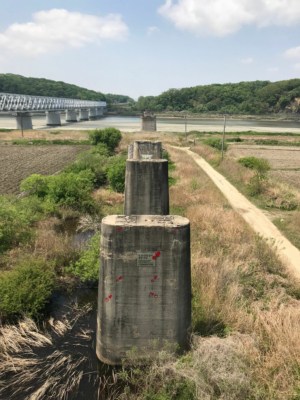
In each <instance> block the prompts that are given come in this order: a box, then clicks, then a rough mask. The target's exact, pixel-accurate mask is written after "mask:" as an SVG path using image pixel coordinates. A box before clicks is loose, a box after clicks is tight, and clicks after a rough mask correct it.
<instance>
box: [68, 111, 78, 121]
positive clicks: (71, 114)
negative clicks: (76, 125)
mask: <svg viewBox="0 0 300 400" xmlns="http://www.w3.org/2000/svg"><path fill="white" fill-rule="evenodd" d="M66 122H77V112H76V110H66Z"/></svg>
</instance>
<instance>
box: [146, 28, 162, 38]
mask: <svg viewBox="0 0 300 400" xmlns="http://www.w3.org/2000/svg"><path fill="white" fill-rule="evenodd" d="M158 32H160V29H159V28H158V27H157V26H149V27H148V29H147V35H148V36H152V35H154V34H155V33H158Z"/></svg>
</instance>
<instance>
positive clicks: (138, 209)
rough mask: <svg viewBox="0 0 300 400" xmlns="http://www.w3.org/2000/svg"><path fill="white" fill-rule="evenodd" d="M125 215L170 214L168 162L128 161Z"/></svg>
mask: <svg viewBox="0 0 300 400" xmlns="http://www.w3.org/2000/svg"><path fill="white" fill-rule="evenodd" d="M124 214H125V215H139V214H151V215H168V214H169V183H168V161H167V160H151V159H150V160H133V159H132V160H127V161H126V175H125V203H124Z"/></svg>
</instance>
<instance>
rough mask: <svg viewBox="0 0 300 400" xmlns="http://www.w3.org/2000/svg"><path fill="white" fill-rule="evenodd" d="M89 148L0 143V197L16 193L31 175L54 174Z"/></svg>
mask: <svg viewBox="0 0 300 400" xmlns="http://www.w3.org/2000/svg"><path fill="white" fill-rule="evenodd" d="M87 148H88V146H81V145H74V146H72V145H66V146H60V145H53V146H28V145H27V146H20V145H15V146H14V145H5V144H0V194H16V193H18V192H19V185H20V182H21V181H22V179H24V178H26V177H27V176H29V175H31V174H34V173H36V174H46V175H49V174H54V173H56V172H58V171H60V170H61V169H62V168H64V167H65V166H66V165H68V164H70V163H71V162H72V161H73V160H75V158H76V155H77V154H78V153H80V152H82V151H83V150H85V149H87Z"/></svg>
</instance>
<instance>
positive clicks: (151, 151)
mask: <svg viewBox="0 0 300 400" xmlns="http://www.w3.org/2000/svg"><path fill="white" fill-rule="evenodd" d="M161 158H162V145H161V142H152V141H150V140H137V141H135V142H134V143H133V148H132V149H128V159H134V160H153V159H155V160H159V159H161Z"/></svg>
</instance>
